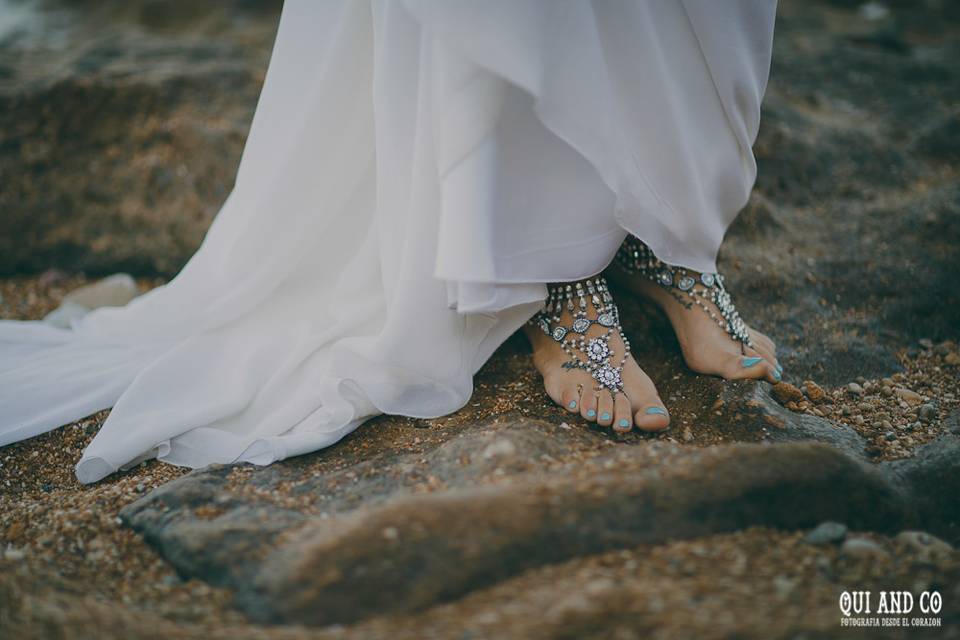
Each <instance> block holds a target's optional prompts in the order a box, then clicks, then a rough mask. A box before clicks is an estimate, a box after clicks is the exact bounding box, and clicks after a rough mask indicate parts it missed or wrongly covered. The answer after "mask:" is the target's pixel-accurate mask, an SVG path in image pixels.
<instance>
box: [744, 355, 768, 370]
mask: <svg viewBox="0 0 960 640" xmlns="http://www.w3.org/2000/svg"><path fill="white" fill-rule="evenodd" d="M762 361H763V358H757V357H753V358H744V359H743V360H741V361H740V364H742V365H743V368H744V369H747V368H749V367H752V366H753V365H755V364H757V363H758V362H762Z"/></svg>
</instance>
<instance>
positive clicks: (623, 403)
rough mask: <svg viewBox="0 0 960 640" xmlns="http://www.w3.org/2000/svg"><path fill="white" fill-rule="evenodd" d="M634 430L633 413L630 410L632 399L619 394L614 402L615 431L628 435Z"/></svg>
mask: <svg viewBox="0 0 960 640" xmlns="http://www.w3.org/2000/svg"><path fill="white" fill-rule="evenodd" d="M632 428H633V411H631V409H630V399H629V398H627V396H626V394H623V393H618V394H617V397H616V398H614V400H613V430H614V431H616V432H618V433H626V432H627V431H630V429H632Z"/></svg>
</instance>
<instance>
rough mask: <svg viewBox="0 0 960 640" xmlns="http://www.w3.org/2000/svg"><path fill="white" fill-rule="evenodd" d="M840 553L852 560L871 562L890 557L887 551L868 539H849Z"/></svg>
mask: <svg viewBox="0 0 960 640" xmlns="http://www.w3.org/2000/svg"><path fill="white" fill-rule="evenodd" d="M840 553H841V554H843V555H845V556H848V557H851V558H859V559H871V560H877V559H879V558H886V557H887V556H889V555H890V554H889V553H887V550H886V549H884V548H883V547H881V546H880V545H879V544H877V543H876V542H874V541H873V540H868V539H867V538H849V539H848V540H847V541H846V542H844V543H843V546H842V547H840Z"/></svg>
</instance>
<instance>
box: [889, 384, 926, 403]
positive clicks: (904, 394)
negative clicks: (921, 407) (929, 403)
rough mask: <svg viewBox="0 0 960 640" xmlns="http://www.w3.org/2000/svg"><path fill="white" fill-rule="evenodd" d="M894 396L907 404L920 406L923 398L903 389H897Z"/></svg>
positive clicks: (914, 392)
mask: <svg viewBox="0 0 960 640" xmlns="http://www.w3.org/2000/svg"><path fill="white" fill-rule="evenodd" d="M895 391H896V394H897V395H898V396H900V399H901V400H903V401H904V402H906V403H907V404H920V403H921V402H923V396H921V395H920V394H919V393H917V392H916V391H911V390H910V389H904V388H903V387H897V388H896V389H895Z"/></svg>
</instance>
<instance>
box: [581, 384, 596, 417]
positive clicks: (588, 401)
mask: <svg viewBox="0 0 960 640" xmlns="http://www.w3.org/2000/svg"><path fill="white" fill-rule="evenodd" d="M580 415H581V416H583V419H584V420H589V421H590V422H594V421H596V419H597V392H596V391H593V390H591V389H584V390H583V393H581V394H580Z"/></svg>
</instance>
